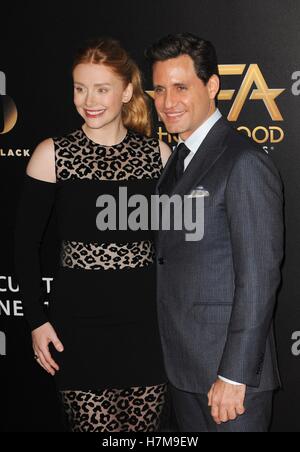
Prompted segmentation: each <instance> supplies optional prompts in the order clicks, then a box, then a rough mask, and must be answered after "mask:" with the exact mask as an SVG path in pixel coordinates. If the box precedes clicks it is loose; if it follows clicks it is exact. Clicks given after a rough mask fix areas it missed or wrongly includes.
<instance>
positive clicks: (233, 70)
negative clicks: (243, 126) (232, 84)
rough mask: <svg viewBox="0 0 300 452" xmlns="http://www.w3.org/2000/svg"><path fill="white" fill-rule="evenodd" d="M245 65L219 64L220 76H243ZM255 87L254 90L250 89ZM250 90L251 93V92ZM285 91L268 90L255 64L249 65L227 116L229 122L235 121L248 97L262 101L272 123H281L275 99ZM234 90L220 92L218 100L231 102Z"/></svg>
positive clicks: (277, 89)
mask: <svg viewBox="0 0 300 452" xmlns="http://www.w3.org/2000/svg"><path fill="white" fill-rule="evenodd" d="M245 69H246V64H221V65H219V71H220V75H221V76H225V75H243V74H244V72H245ZM253 85H256V89H252V87H253ZM251 90H252V91H251ZM283 91H285V89H280V88H275V89H272V88H269V87H268V85H267V83H266V81H265V79H264V76H263V74H262V72H261V70H260V68H259V67H258V65H257V64H250V66H249V68H248V71H247V72H246V75H245V77H244V79H243V82H242V84H241V87H240V89H239V91H238V94H237V96H236V98H235V100H234V102H233V105H232V107H231V110H230V112H229V115H228V120H229V121H237V120H238V118H239V116H240V113H241V111H242V109H243V107H244V105H245V103H246V101H247V99H248V96H249V93H250V92H251V95H250V97H249V99H250V100H260V101H263V102H264V104H265V106H266V108H267V110H268V112H269V114H270V116H271V118H272V120H273V121H283V117H282V115H281V113H280V111H279V109H278V107H277V104H276V102H275V99H276V98H277V97H278V96H279V95H280V94H282V93H283ZM235 92H236V90H230V89H228V90H221V91H220V93H219V96H218V99H219V100H227V101H229V100H232V99H233V96H234V94H235Z"/></svg>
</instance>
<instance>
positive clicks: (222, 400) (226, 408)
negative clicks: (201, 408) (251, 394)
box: [208, 380, 246, 425]
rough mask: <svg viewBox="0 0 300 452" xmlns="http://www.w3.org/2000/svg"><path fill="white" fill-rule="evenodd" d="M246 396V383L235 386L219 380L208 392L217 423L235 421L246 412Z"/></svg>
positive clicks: (209, 403)
mask: <svg viewBox="0 0 300 452" xmlns="http://www.w3.org/2000/svg"><path fill="white" fill-rule="evenodd" d="M245 396H246V386H245V385H240V386H235V385H232V384H230V383H226V382H225V381H222V380H217V381H216V383H215V384H214V385H213V386H212V388H211V390H210V391H209V393H208V406H209V407H211V415H212V417H213V419H214V421H215V422H216V424H218V425H220V424H222V423H223V422H228V421H234V420H235V419H236V418H237V417H238V416H241V415H242V414H244V413H245V407H244V402H245Z"/></svg>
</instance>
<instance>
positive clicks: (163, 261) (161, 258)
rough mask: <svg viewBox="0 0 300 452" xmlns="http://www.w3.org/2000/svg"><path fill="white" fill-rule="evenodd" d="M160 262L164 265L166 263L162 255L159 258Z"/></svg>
mask: <svg viewBox="0 0 300 452" xmlns="http://www.w3.org/2000/svg"><path fill="white" fill-rule="evenodd" d="M158 263H159V265H164V263H165V260H164V258H163V257H160V258H159V259H158Z"/></svg>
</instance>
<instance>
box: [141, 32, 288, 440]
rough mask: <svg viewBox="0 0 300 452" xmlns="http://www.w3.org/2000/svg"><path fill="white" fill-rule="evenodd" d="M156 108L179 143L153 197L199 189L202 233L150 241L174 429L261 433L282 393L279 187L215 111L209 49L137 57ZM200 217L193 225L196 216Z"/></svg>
mask: <svg viewBox="0 0 300 452" xmlns="http://www.w3.org/2000/svg"><path fill="white" fill-rule="evenodd" d="M147 56H148V58H149V59H150V61H151V62H152V65H153V80H154V92H155V105H156V109H157V111H158V114H159V116H160V118H161V119H162V121H163V122H164V123H165V126H166V128H167V130H168V131H169V132H170V133H178V134H179V137H180V140H179V145H178V146H177V148H176V150H175V151H174V152H173V155H172V156H171V157H170V159H169V161H168V163H167V165H166V167H165V170H164V172H163V175H162V177H161V180H160V182H159V184H158V193H159V194H160V195H163V194H168V195H172V196H173V195H180V196H181V197H183V198H184V199H186V198H185V197H186V196H187V195H190V194H191V193H196V197H197V193H198V196H199V197H203V201H204V218H202V221H204V237H203V238H202V240H200V241H188V240H187V239H186V231H184V230H176V228H174V230H169V231H161V232H160V233H159V237H158V312H159V323H160V330H161V339H162V345H163V350H164V357H165V364H166V370H167V374H168V377H169V381H170V386H171V393H172V398H173V403H174V407H175V413H176V417H177V420H178V424H179V427H180V430H181V431H196V432H200V431H201V432H203V431H208V432H214V431H216V432H265V431H267V430H268V427H269V423H270V419H271V411H272V396H273V391H274V390H275V389H276V388H278V386H279V385H280V378H279V372H278V367H277V360H276V348H275V341H274V335H273V315H274V308H275V303H276V292H277V289H278V286H279V284H280V278H281V276H280V265H281V261H282V257H283V201H282V185H281V180H280V177H279V175H278V172H277V170H276V168H275V166H274V164H273V162H272V160H271V158H270V157H269V156H268V155H267V154H266V153H265V152H263V151H262V150H261V149H259V148H258V147H257V146H256V145H255V143H253V142H252V141H250V140H249V139H248V138H247V137H245V136H244V135H241V134H239V133H238V132H237V131H235V130H233V129H232V128H231V127H230V125H229V124H228V122H227V121H226V120H225V119H223V118H222V116H221V113H220V112H219V110H218V109H217V108H216V96H217V94H218V92H219V87H220V85H219V73H218V64H217V57H216V52H215V49H214V47H213V46H212V44H211V43H210V42H208V41H205V40H202V39H200V38H198V37H196V36H194V35H191V34H189V33H186V34H181V35H175V36H172V35H170V36H167V37H166V38H163V39H161V40H160V41H159V42H158V43H156V44H154V45H153V46H152V47H151V48H150V49H148V51H147ZM199 221H200V219H199Z"/></svg>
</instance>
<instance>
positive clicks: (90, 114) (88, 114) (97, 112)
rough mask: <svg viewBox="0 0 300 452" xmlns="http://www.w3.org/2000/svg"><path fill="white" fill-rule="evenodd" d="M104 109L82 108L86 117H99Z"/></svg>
mask: <svg viewBox="0 0 300 452" xmlns="http://www.w3.org/2000/svg"><path fill="white" fill-rule="evenodd" d="M105 111H106V110H84V112H85V115H86V117H87V118H93V119H94V118H99V117H100V116H102V115H103V113H105Z"/></svg>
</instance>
